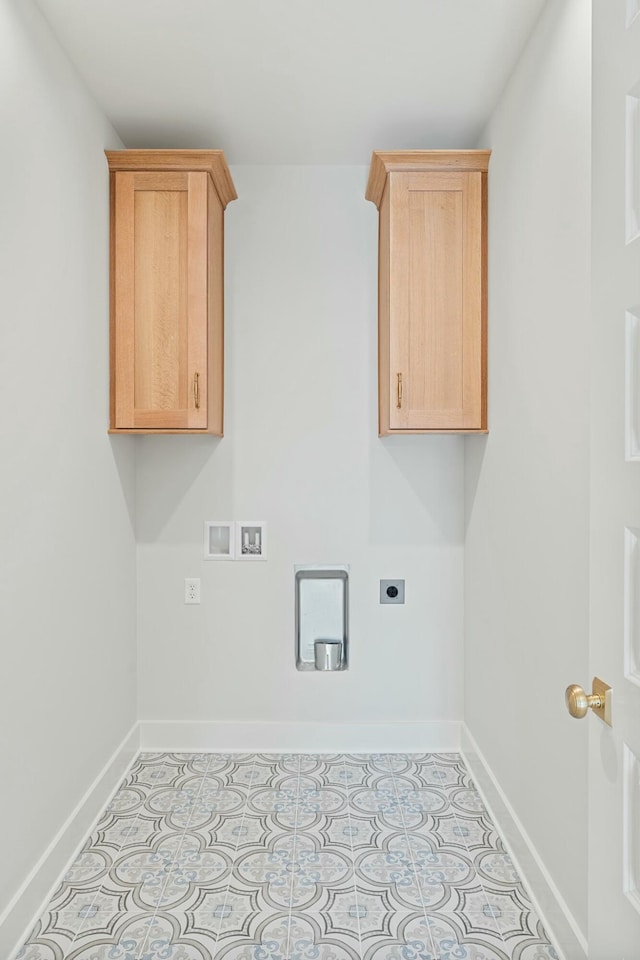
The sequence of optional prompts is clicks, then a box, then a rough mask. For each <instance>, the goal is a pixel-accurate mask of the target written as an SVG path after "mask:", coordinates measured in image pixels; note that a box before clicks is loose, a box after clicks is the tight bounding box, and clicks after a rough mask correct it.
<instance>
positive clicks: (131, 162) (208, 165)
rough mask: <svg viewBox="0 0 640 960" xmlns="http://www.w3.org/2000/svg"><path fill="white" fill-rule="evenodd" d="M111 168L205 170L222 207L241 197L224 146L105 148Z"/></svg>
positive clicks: (119, 170) (134, 170) (172, 170)
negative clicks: (192, 148) (153, 148)
mask: <svg viewBox="0 0 640 960" xmlns="http://www.w3.org/2000/svg"><path fill="white" fill-rule="evenodd" d="M105 155H106V158H107V162H108V164H109V170H110V171H112V172H116V171H117V172H122V171H129V172H134V173H135V172H137V171H146V172H162V173H170V172H177V173H187V172H192V173H195V172H198V173H201V172H205V173H208V174H209V176H210V177H211V179H212V181H213V185H214V187H215V189H216V193H217V194H218V196H219V198H220V202H221V204H222V208H223V210H224V209H225V208H226V206H227V204H228V203H231V201H232V200H237V199H238V194H237V193H236V188H235V186H234V184H233V180H232V179H231V173H230V172H229V167H228V166H227V161H226V160H225V156H224V151H223V150H105Z"/></svg>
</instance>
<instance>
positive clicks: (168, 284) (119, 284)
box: [106, 150, 237, 436]
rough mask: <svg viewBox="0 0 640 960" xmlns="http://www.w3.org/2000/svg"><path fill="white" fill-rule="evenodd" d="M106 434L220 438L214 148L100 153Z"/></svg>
mask: <svg viewBox="0 0 640 960" xmlns="http://www.w3.org/2000/svg"><path fill="white" fill-rule="evenodd" d="M106 155H107V160H108V162H109V170H110V177H111V413H110V420H111V427H110V432H111V433H209V434H214V435H216V436H222V430H223V388H224V380H223V377H224V369H223V367H224V314H223V310H224V300H223V283H224V272H223V217H224V210H225V207H226V206H227V204H228V203H229V201H231V200H235V198H236V196H237V195H236V191H235V188H234V185H233V181H232V179H231V175H230V173H229V169H228V167H227V164H226V161H225V159H224V154H223V153H222V151H221V150H118V151H111V150H109V151H107V152H106Z"/></svg>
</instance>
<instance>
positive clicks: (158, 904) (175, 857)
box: [136, 757, 211, 960]
mask: <svg viewBox="0 0 640 960" xmlns="http://www.w3.org/2000/svg"><path fill="white" fill-rule="evenodd" d="M210 766H211V757H209V759H208V760H207V768H206V770H205V772H204V773H203V774H202V780H201V781H200V788H199V790H198V792H197V794H196V797H195V800H194V802H193V805H192V807H191V810H190V811H189V816H188V818H187V823H186V825H185V827H184V829H183V831H182V835H181V836H180V842H179V843H178V846H177V848H176V852H175V853H174V855H173V858H172V860H171V863H170V864H169V870H168V871H167V879H166V880H165V882H164V886H163V887H162V893H161V894H160V897H159V898H158V902H157V904H156V908H155V910H154V912H153V917H152V918H151V926H152V925H153V921H154V920H155V918H156V917H157V916H158V910H159V909H160V907H161V906H162V900H163V898H164V892H165V890H166V889H167V886H168V884H169V880H170V879H171V868H172V867H173V864H174V863H175V862H176V861H177V859H178V857H179V856H180V851H181V850H182V844H183V843H184V838H185V836H186V834H187V830H188V829H189V827H190V825H191V818H192V816H193V810H194V807H195V805H196V804H197V802H198V800H199V799H200V795H201V793H202V789H203V787H204V783H205V780H206V778H207V774H208V773H209V767H210ZM149 934H150V929H149V930H147V935H146V937H145V938H144V942H143V944H142V949H141V950H140V952H139V953H138V955H137V958H136V960H144V951H145V948H146V946H147V943H148V941H149Z"/></svg>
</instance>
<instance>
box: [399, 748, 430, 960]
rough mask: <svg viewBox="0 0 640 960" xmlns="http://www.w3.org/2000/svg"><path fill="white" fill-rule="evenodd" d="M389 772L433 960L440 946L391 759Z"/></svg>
mask: <svg viewBox="0 0 640 960" xmlns="http://www.w3.org/2000/svg"><path fill="white" fill-rule="evenodd" d="M404 756H405V757H408V756H409V754H405V755H404ZM389 772H390V774H391V780H392V783H393V789H394V793H395V795H396V801H397V803H398V810H399V811H400V819H401V820H402V826H403V829H404V835H405V839H406V841H407V850H408V851H409V856H410V857H411V864H412V866H413V876H414V880H415V883H416V886H417V888H418V893H419V894H420V902H421V903H422V912H423V914H424V919H425V923H426V927H427V932H428V934H429V939H430V940H431V948H432V950H433V956H434V958H435V960H439V958H440V946H439V945H438V949H437V950H436V945H435V942H434V939H433V935H432V933H431V924H430V923H429V917H428V916H427V909H426V906H425V902H424V897H423V896H422V885H421V883H420V881H419V878H418V874H417V871H416V859H415V856H414V854H413V850H412V848H411V842H410V840H409V833H408V831H407V823H406V820H405V818H404V811H403V809H402V806H401V804H400V795H399V793H398V786H397V783H396V777H395V773H394V771H393V768H392V766H391V761H390V760H389Z"/></svg>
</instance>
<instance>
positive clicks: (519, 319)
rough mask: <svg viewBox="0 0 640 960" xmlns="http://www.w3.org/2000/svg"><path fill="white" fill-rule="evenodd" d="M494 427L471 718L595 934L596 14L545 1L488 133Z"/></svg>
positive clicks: (471, 608) (477, 465)
mask: <svg viewBox="0 0 640 960" xmlns="http://www.w3.org/2000/svg"><path fill="white" fill-rule="evenodd" d="M481 145H482V146H483V147H491V148H492V149H493V156H492V159H491V167H490V175H489V184H490V187H489V236H490V248H489V263H490V268H489V269H490V282H489V314H490V327H489V345H490V346H489V351H490V356H489V384H490V397H489V423H490V428H491V434H490V435H489V437H488V438H487V439H486V440H484V439H477V438H473V439H469V440H468V441H467V448H466V515H467V521H466V522H467V535H466V554H465V560H466V566H465V577H466V584H465V623H466V641H465V682H466V722H467V725H468V727H469V729H470V731H471V734H472V736H473V737H474V738H475V740H476V742H477V744H478V745H479V747H480V750H481V752H482V753H483V754H484V756H485V758H486V760H487V762H488V764H489V767H490V768H491V769H492V771H493V773H494V774H495V776H496V777H497V779H498V781H499V783H500V785H501V787H502V789H503V790H504V792H505V794H506V797H507V799H508V801H509V802H510V803H511V805H512V807H513V808H514V810H515V812H516V814H517V816H518V817H519V818H520V820H521V822H522V824H523V825H524V827H525V829H526V831H527V832H528V834H529V836H530V838H531V839H532V841H533V843H534V846H535V847H536V849H537V851H538V853H539V855H540V856H541V858H542V861H543V863H544V865H545V866H546V868H547V870H548V871H549V874H550V875H551V878H552V880H553V881H554V882H555V884H556V885H557V887H558V890H559V891H560V894H561V895H562V897H563V898H564V899H565V901H566V903H567V904H568V907H569V909H570V911H571V912H572V913H573V915H574V917H575V919H576V920H577V922H578V924H579V925H580V927H581V928H582V930H583V931H584V930H586V919H587V918H586V890H587V887H586V876H587V857H586V850H587V811H586V785H587V724H579V723H576V722H575V721H573V720H571V719H570V718H569V716H568V714H567V713H566V711H565V707H564V703H563V695H564V689H565V687H566V686H567V684H568V683H571V682H579V683H582V684H584V685H587V684H588V683H589V682H590V678H589V676H588V672H587V671H588V660H587V638H588V587H589V582H588V545H589V541H588V520H589V517H588V482H589V446H588V358H589V343H588V330H589V315H590V299H589V297H590V293H589V189H590V186H589V179H590V4H587V3H584V2H583V0H549V2H548V4H547V6H546V7H545V9H544V11H543V15H542V17H541V19H540V21H539V23H538V26H537V28H536V30H535V32H534V34H533V36H532V38H531V40H530V42H529V45H528V47H527V49H526V50H525V52H524V55H523V57H522V59H521V60H520V62H519V64H518V66H517V68H516V70H515V72H514V74H513V76H512V77H511V79H510V81H509V83H508V85H507V87H506V89H505V91H504V94H503V96H502V98H501V100H500V102H499V104H498V105H497V107H496V110H495V112H494V114H493V117H492V119H491V121H490V123H489V125H488V127H487V129H486V131H485V134H484V136H483V137H482V140H481Z"/></svg>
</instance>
